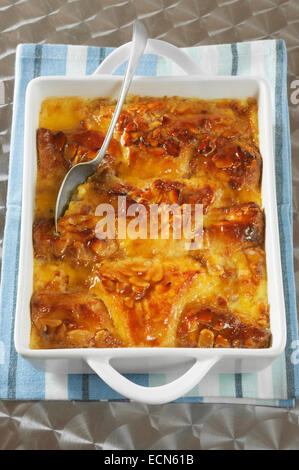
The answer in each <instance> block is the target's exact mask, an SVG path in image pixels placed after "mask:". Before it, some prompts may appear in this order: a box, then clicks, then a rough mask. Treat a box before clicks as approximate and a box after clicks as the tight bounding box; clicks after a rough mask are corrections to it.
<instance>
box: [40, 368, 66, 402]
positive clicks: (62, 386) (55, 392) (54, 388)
mask: <svg viewBox="0 0 299 470" xmlns="http://www.w3.org/2000/svg"><path fill="white" fill-rule="evenodd" d="M68 398H69V397H68V375H67V374H53V373H52V372H46V373H45V400H68Z"/></svg>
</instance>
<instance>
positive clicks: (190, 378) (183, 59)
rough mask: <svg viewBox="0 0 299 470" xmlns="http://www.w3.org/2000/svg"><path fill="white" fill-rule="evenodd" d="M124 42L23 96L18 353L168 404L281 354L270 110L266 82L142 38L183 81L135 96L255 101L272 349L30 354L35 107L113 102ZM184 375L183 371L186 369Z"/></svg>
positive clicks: (137, 83) (154, 83)
mask: <svg viewBox="0 0 299 470" xmlns="http://www.w3.org/2000/svg"><path fill="white" fill-rule="evenodd" d="M129 47H130V43H128V44H125V45H124V46H122V47H120V48H119V49H117V50H116V51H114V52H113V53H112V54H110V55H109V56H108V57H107V58H106V59H105V61H104V62H103V63H102V64H101V66H100V67H99V68H98V69H97V70H96V72H95V73H94V74H93V75H91V76H87V77H84V78H70V77H57V76H55V77H39V78H35V79H34V80H32V81H31V82H30V83H29V85H28V88H27V92H26V104H25V137H24V169H23V199H22V222H21V240H20V262H19V277H18V292H17V307H16V319H15V347H16V350H17V352H18V353H19V354H20V355H21V356H23V357H24V358H26V359H27V360H29V361H30V362H31V363H32V364H33V365H34V366H35V367H37V368H39V369H41V370H45V371H49V372H57V373H58V372H59V373H65V374H67V373H75V372H76V373H82V372H95V373H97V374H98V375H99V376H100V377H101V378H102V379H103V380H104V381H105V382H106V383H107V384H108V385H110V386H111V387H112V388H113V389H114V390H116V391H117V392H118V393H120V394H122V395H124V396H125V397H127V398H130V399H132V400H136V401H140V402H144V403H149V404H151V403H152V404H161V403H166V402H169V401H172V400H175V399H177V398H179V397H180V396H182V395H183V394H185V393H187V392H188V391H189V390H191V389H192V388H193V387H194V386H195V385H196V384H198V383H199V381H200V380H201V379H202V378H203V377H204V375H205V374H206V373H207V372H209V371H210V372H212V373H219V372H221V373H248V372H257V371H259V370H262V369H264V368H265V367H267V366H269V365H270V364H271V362H272V361H273V360H274V359H275V358H276V357H278V356H279V355H280V354H281V353H282V352H283V350H284V348H285V344H286V322H285V306H284V293H283V284H282V272H281V261H280V245H279V231H278V217H277V206H276V186H275V162H274V153H273V136H272V111H271V101H270V91H269V88H268V84H267V83H266V82H265V81H264V80H263V79H260V78H253V77H231V76H229V77H217V76H211V77H208V76H205V77H202V76H200V75H198V66H197V64H195V63H194V62H193V61H192V59H190V57H189V56H187V54H186V53H185V52H183V51H182V50H180V49H177V48H176V47H174V46H171V45H170V44H167V43H165V42H163V41H158V40H149V41H148V46H147V50H146V52H151V53H156V54H159V55H164V56H166V57H168V58H170V59H172V60H174V61H175V62H176V63H177V64H178V65H179V66H180V67H182V68H183V69H184V71H185V72H187V74H188V75H185V76H170V77H135V79H134V81H133V83H132V86H131V88H130V93H132V94H134V95H141V96H145V95H146V96H157V97H161V96H165V95H166V96H174V95H177V96H183V97H191V98H192V97H194V98H202V99H216V98H232V99H234V98H240V99H244V98H248V97H254V98H256V99H257V101H258V120H259V139H260V152H261V155H262V158H263V174H262V200H263V208H264V211H265V220H266V230H265V251H266V263H267V273H268V301H269V305H270V328H271V333H272V344H271V346H270V347H269V348H267V349H231V348H228V349H202V348H115V349H113V348H107V349H96V348H92V349H91V348H87V349H48V350H47V349H43V350H33V349H30V348H29V340H30V330H31V320H30V298H31V295H32V289H33V247H32V223H33V215H34V193H35V180H36V170H37V149H36V131H37V129H38V127H39V112H40V108H41V103H42V101H43V100H44V99H45V98H47V97H49V96H81V97H86V98H94V97H98V96H102V97H110V98H116V97H117V94H118V91H119V89H120V85H121V81H122V78H121V77H119V76H115V75H112V72H113V71H114V70H115V69H116V67H117V66H118V65H119V64H120V63H122V62H124V61H125V60H126V58H127V56H128V52H129ZM170 368H172V369H175V370H182V369H184V372H183V374H182V375H181V376H180V377H178V378H177V379H175V380H174V381H173V382H171V383H168V384H166V385H163V386H159V387H142V386H140V385H136V384H135V383H132V382H130V381H129V380H128V379H126V378H125V377H123V375H122V373H126V372H134V373H145V372H156V373H159V372H162V371H165V369H166V370H169V369H170ZM185 369H187V370H185Z"/></svg>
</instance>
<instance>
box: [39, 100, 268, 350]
mask: <svg viewBox="0 0 299 470" xmlns="http://www.w3.org/2000/svg"><path fill="white" fill-rule="evenodd" d="M114 106H115V102H112V101H111V100H109V99H105V98H98V99H84V98H79V97H62V98H60V97H59V98H57V97H52V98H48V99H46V100H45V101H44V102H43V103H42V107H41V112H40V119H39V129H38V131H37V154H38V161H37V178H36V191H35V215H34V225H33V247H34V285H33V294H32V299H31V323H32V328H31V344H30V347H31V348H34V349H44V348H115V347H188V348H190V347H196V348H197V347H199V348H219V347H220V348H267V347H269V346H270V341H271V333H270V328H269V305H268V300H267V272H266V261H265V249H264V231H265V221H264V212H263V209H262V201H261V175H262V158H261V154H260V151H259V140H258V123H257V102H256V100H254V99H247V100H228V99H225V100H200V99H189V98H188V99H187V98H180V97H163V98H153V97H140V96H129V97H128V98H127V101H126V104H125V105H124V107H123V110H122V112H121V115H120V118H119V121H118V124H117V127H116V129H115V131H114V136H113V139H112V141H111V143H110V146H109V149H108V152H107V155H106V156H105V158H104V159H103V161H102V162H101V164H100V165H99V167H98V169H97V171H96V172H95V174H94V175H92V176H91V177H90V178H88V180H87V181H86V182H84V183H83V184H81V185H80V186H79V187H78V189H77V191H76V192H75V193H74V195H73V197H72V199H71V201H70V204H69V206H68V208H67V210H66V212H65V214H64V215H63V217H61V218H60V219H59V222H58V233H56V232H55V225H54V212H55V204H56V198H57V193H58V190H59V187H60V184H61V182H62V180H63V178H64V176H65V174H66V173H67V171H68V170H69V169H70V168H71V167H72V166H73V165H76V164H77V163H79V162H83V161H88V160H91V159H93V158H94V157H95V155H96V153H97V151H98V150H99V148H100V147H101V144H102V142H103V140H104V137H105V132H106V131H107V129H108V127H109V124H110V120H111V117H112V114H113V110H114ZM120 201H121V203H122V210H123V211H124V213H125V214H129V215H127V217H126V218H125V219H124V218H123V212H121V211H120V210H119V202H120ZM136 205H142V206H143V207H144V208H145V211H146V212H145V214H146V215H145V220H148V218H149V217H150V210H151V208H156V209H157V211H158V212H157V213H158V214H159V213H160V212H159V211H161V207H165V206H166V205H175V207H177V208H179V211H180V210H181V211H183V210H184V208H185V207H187V206H189V207H190V208H191V213H192V211H194V208H195V207H199V206H200V207H201V210H202V212H201V214H202V230H201V238H200V242H201V243H200V244H199V245H196V246H195V247H194V246H193V247H192V249H190V243H189V245H188V243H187V241H186V236H184V235H183V236H181V237H175V236H174V229H173V226H172V228H170V232H169V233H168V237H165V236H164V237H163V236H160V235H161V227H159V226H158V227H156V231H155V234H154V235H155V236H149V235H152V233H151V234H149V225H146V228H145V231H144V230H143V233H142V232H138V231H136V233H137V234H136V233H135V235H136V236H134V237H132V236H131V237H129V236H124V234H123V231H124V230H125V233H126V229H127V228H128V225H129V224H130V223H132V221H133V217H132V214H133V209H134V208H135V207H136ZM99 207H104V208H105V207H110V208H112V209H113V210H114V215H113V221H114V222H115V231H114V233H113V235H112V236H111V237H104V236H103V226H104V225H105V224H104V221H105V220H104V214H103V212H101V211H99V210H98V208H99ZM130 210H131V212H130ZM170 218H171V220H172V221H173V219H174V215H173V214H170ZM101 222H102V225H101ZM120 222H121V223H122V224H124V225H122V233H121V236H120ZM106 223H108V222H107V220H106ZM99 224H100V225H101V227H102V228H101V230H99ZM144 232H146V233H144ZM189 241H190V240H189Z"/></svg>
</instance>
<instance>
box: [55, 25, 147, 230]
mask: <svg viewBox="0 0 299 470" xmlns="http://www.w3.org/2000/svg"><path fill="white" fill-rule="evenodd" d="M147 39H148V35H147V31H146V29H145V27H144V25H143V24H142V23H141V22H140V21H138V20H136V21H135V23H134V28H133V39H132V48H131V53H130V58H129V62H128V65H127V70H126V74H125V78H124V81H123V84H122V87H121V91H120V95H119V98H118V102H117V105H116V108H115V111H114V114H113V117H112V120H111V123H110V126H109V129H108V132H107V134H106V137H105V140H104V142H103V145H102V147H101V148H100V150H99V151H98V153H97V155H96V157H95V158H94V159H93V160H91V161H90V162H83V163H78V164H77V165H75V166H74V167H73V168H71V169H70V170H69V171H68V173H67V174H66V175H65V178H64V180H63V182H62V183H61V186H60V189H59V192H58V196H57V200H56V209H55V230H56V232H57V221H58V219H59V217H61V216H62V215H63V214H64V212H65V210H66V208H67V205H68V203H69V200H70V199H71V196H72V194H73V193H74V191H75V189H76V188H77V186H78V185H79V184H81V183H83V182H84V181H85V180H86V179H87V178H88V177H89V176H91V175H92V174H93V173H94V172H95V171H96V169H97V167H98V166H99V163H100V162H101V160H102V159H103V157H104V156H105V154H106V150H107V148H108V145H109V143H110V140H111V137H112V135H113V131H114V128H115V126H116V123H117V121H118V118H119V114H120V111H121V108H122V105H123V103H124V100H125V98H126V95H127V93H128V90H129V87H130V85H131V82H132V79H133V76H134V74H135V72H136V68H137V65H138V63H139V61H140V58H141V56H142V54H143V52H144V49H145V46H146V43H147Z"/></svg>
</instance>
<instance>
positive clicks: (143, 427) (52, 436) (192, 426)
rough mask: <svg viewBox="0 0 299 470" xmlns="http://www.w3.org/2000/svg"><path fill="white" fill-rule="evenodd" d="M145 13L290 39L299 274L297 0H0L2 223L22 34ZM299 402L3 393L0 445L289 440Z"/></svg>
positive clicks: (92, 29) (192, 34)
mask: <svg viewBox="0 0 299 470" xmlns="http://www.w3.org/2000/svg"><path fill="white" fill-rule="evenodd" d="M137 16H138V17H139V18H140V19H142V20H143V21H144V23H145V24H146V26H147V28H148V31H149V34H150V37H152V38H161V39H165V40H166V41H169V42H172V43H173V44H175V45H178V46H183V47H187V46H192V45H197V44H214V43H228V42H236V41H244V40H253V39H262V38H281V39H284V40H285V41H286V45H287V49H288V90H289V107H290V120H291V139H292V152H293V197H294V258H295V259H294V261H295V275H296V281H297V285H298V282H299V263H298V261H299V230H298V228H299V216H298V204H299V198H298V196H299V160H298V158H297V157H298V147H299V124H298V123H299V120H298V117H299V93H298V92H297V93H296V86H297V87H298V85H299V82H298V83H296V81H295V80H296V78H297V80H299V64H298V62H299V60H298V51H299V38H298V26H299V2H298V1H297V0H289V1H285V0H251V1H249V0H248V1H247V0H229V1H228V0H217V1H216V0H200V1H199V0H181V1H174V0H151V1H150V0H142V1H141V0H135V1H133V0H132V1H124V2H119V1H118V0H102V1H100V2H98V1H95V0H77V1H72V2H71V1H69V2H67V1H61V0H40V1H36V0H24V1H8V0H0V107H1V111H0V143H1V150H0V233H1V236H2V233H3V227H4V221H5V208H6V207H5V201H6V188H7V175H8V164H9V161H8V160H9V143H10V126H11V111H12V97H13V84H14V83H13V80H14V59H15V48H16V45H17V44H18V43H20V42H33V43H36V42H47V43H64V44H89V45H99V44H101V45H102V46H118V45H120V44H122V43H124V42H127V41H129V40H130V38H131V27H132V21H133V20H134V19H135V18H136V17H137ZM298 417H299V406H297V407H296V408H295V409H292V410H287V409H274V408H269V407H267V408H266V407H253V406H241V405H233V406H230V405H208V404H204V405H202V404H170V405H164V406H159V407H154V406H145V405H134V404H129V403H128V404H126V403H118V404H117V403H83V402H76V403H75V402H70V403H57V402H55V403H49V402H47V403H45V402H17V403H15V402H7V401H6V402H0V449H14V448H18V449H22V448H26V449H56V448H62V449H72V448H82V449H101V448H102V449H149V448H151V449H183V448H185V449H186V448H189V449H200V448H202V449H210V448H214V449H223V448H226V449H244V448H245V449H247V448H258V449H264V448H268V449H287V448H289V449H292V448H294V449H295V448H298V447H299V432H298Z"/></svg>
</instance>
